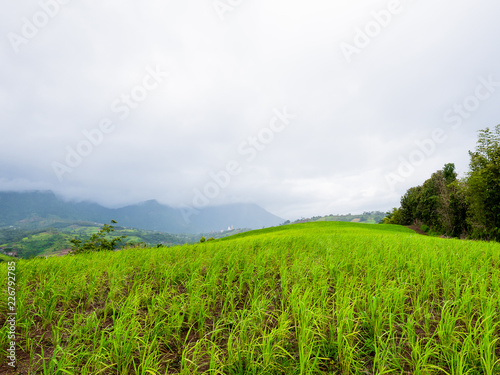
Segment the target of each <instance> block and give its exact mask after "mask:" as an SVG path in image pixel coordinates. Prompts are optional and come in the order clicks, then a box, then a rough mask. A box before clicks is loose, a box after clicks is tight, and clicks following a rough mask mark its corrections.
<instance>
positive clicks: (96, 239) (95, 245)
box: [71, 220, 127, 254]
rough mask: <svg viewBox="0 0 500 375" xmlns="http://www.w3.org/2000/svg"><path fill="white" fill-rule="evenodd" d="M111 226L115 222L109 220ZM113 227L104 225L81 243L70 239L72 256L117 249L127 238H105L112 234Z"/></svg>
mask: <svg viewBox="0 0 500 375" xmlns="http://www.w3.org/2000/svg"><path fill="white" fill-rule="evenodd" d="M111 223H112V224H116V221H114V220H111ZM114 231H115V229H114V226H113V225H110V224H104V226H103V227H102V228H101V230H100V231H99V232H97V233H94V234H93V235H92V236H90V238H89V239H87V240H85V241H82V240H79V239H77V238H75V239H72V240H71V243H72V244H73V246H72V248H71V253H72V254H80V253H91V252H96V251H111V250H114V249H116V248H117V247H118V244H119V243H120V242H122V241H123V239H124V238H126V237H127V236H119V237H114V238H111V239H109V238H106V237H107V235H108V234H109V233H111V232H114Z"/></svg>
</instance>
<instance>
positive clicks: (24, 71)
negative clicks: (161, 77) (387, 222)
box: [0, 0, 500, 218]
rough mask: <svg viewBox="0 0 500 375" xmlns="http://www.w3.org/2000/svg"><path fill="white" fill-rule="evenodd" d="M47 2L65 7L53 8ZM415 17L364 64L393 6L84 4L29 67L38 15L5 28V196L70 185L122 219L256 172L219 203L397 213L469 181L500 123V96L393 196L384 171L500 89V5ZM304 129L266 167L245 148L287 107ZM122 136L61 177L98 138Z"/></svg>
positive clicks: (1, 126) (406, 16) (415, 6)
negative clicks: (466, 105)
mask: <svg viewBox="0 0 500 375" xmlns="http://www.w3.org/2000/svg"><path fill="white" fill-rule="evenodd" d="M42 1H45V2H48V0H42ZM401 3H402V6H403V8H404V11H402V12H401V13H400V14H397V15H395V16H394V17H393V18H392V20H391V22H390V24H389V25H388V26H387V27H385V28H384V29H383V30H382V32H381V33H380V35H378V36H376V37H374V38H373V39H372V41H371V43H370V44H369V45H368V46H367V47H366V48H364V49H363V50H362V51H361V52H360V53H359V55H356V56H354V58H353V61H352V63H350V64H349V63H348V62H347V61H346V59H345V58H344V56H343V54H342V51H341V49H340V43H341V42H349V41H351V40H352V38H353V37H354V36H355V33H356V28H358V27H360V28H362V27H364V25H366V23H367V22H369V21H370V20H371V19H372V17H373V16H372V15H371V14H372V13H371V12H373V11H380V10H382V9H385V8H387V6H388V2H387V1H370V2H366V1H360V0H359V1H327V0H313V1H310V2H299V1H285V0H280V1H273V2H269V1H264V0H260V1H253V2H242V3H241V5H240V6H237V7H235V8H234V10H233V11H232V12H228V13H227V14H225V17H224V20H223V21H221V19H220V18H219V17H218V15H217V13H216V12H215V11H214V9H213V8H212V6H211V4H212V3H211V1H201V0H198V1H192V2H165V1H159V0H148V1H145V2H142V3H140V4H139V3H135V2H131V1H117V0H115V1H106V2H101V3H91V4H88V3H78V2H69V3H68V4H67V5H64V6H61V8H60V11H59V12H58V14H57V15H56V16H54V17H53V18H51V19H50V22H49V23H48V24H47V26H45V27H43V28H40V30H39V32H38V34H37V35H36V36H35V37H33V38H32V39H29V41H28V43H26V44H22V45H20V46H19V53H17V54H16V53H15V52H14V50H13V48H12V46H11V45H10V43H9V39H8V37H7V35H8V34H9V33H11V32H13V33H17V34H21V33H22V25H23V21H22V18H23V17H26V18H28V19H32V17H33V15H34V14H35V13H36V12H37V11H39V10H40V6H39V3H38V2H37V1H29V2H22V3H12V4H9V5H6V6H5V9H4V12H3V13H2V15H0V25H1V26H0V34H1V35H3V36H4V38H3V39H2V41H0V53H1V54H2V62H1V63H0V64H1V69H0V81H1V82H2V86H1V88H0V118H1V119H2V121H1V123H0V130H1V131H2V137H1V138H0V145H1V148H0V173H1V176H2V179H1V180H0V189H3V190H5V189H22V188H29V189H33V188H37V187H39V188H42V189H48V188H50V189H54V190H55V191H58V192H60V193H63V194H65V195H66V196H74V197H76V198H82V199H94V200H97V201H99V202H100V203H107V204H108V205H117V204H126V203H134V202H136V201H139V200H145V199H151V198H157V199H160V200H161V201H162V202H165V203H169V204H173V205H180V204H190V202H191V200H192V195H193V190H194V189H202V188H203V187H204V185H205V184H206V183H207V181H209V179H210V177H209V173H210V172H217V171H219V170H221V169H222V168H224V167H225V165H226V164H227V162H228V161H230V160H237V161H240V162H241V164H242V169H243V171H242V173H241V174H239V175H238V176H235V177H234V178H232V180H231V184H230V185H229V186H228V187H227V188H225V189H223V190H222V191H221V193H220V194H219V195H218V197H217V198H216V199H213V201H212V203H214V204H219V203H225V202H235V201H252V202H255V203H258V204H260V205H262V206H264V207H265V208H268V209H269V210H271V211H272V212H274V213H277V214H279V215H282V216H284V217H287V218H294V217H298V216H310V215H315V214H327V213H330V212H333V213H337V212H356V211H363V210H371V209H389V208H391V207H392V206H396V205H397V204H398V202H399V197H400V196H401V195H402V194H403V193H404V191H405V189H406V188H408V187H409V186H412V184H419V183H422V182H423V181H424V180H425V179H426V178H428V177H429V176H430V173H432V172H433V171H435V170H436V169H438V168H441V167H442V166H443V165H444V163H447V162H456V163H457V165H458V166H459V170H461V171H463V172H465V169H466V168H467V162H468V160H467V158H468V157H467V151H468V150H469V149H471V148H473V147H474V143H475V134H476V131H477V130H478V129H480V128H484V127H486V126H494V125H496V124H497V123H498V122H499V121H498V117H497V113H498V112H497V104H496V103H497V102H498V98H499V97H500V90H499V91H498V93H497V94H496V95H495V96H494V97H493V98H492V99H491V100H489V101H487V102H485V103H484V104H482V106H481V108H480V109H479V110H478V111H476V112H475V113H474V114H473V116H471V118H469V119H467V121H466V123H464V125H463V126H462V127H461V128H460V129H459V130H456V131H451V130H449V128H447V132H448V135H449V139H448V140H447V141H446V142H445V143H443V144H441V145H439V147H438V148H437V149H436V151H435V152H434V153H433V155H432V156H431V157H429V158H427V159H426V160H425V162H424V163H423V164H422V165H421V166H419V167H418V168H416V170H415V172H414V173H413V174H412V175H411V176H410V177H408V178H407V179H406V180H405V181H404V183H401V184H398V185H397V186H396V190H395V191H391V190H390V189H389V187H388V186H387V183H386V181H385V175H386V174H387V173H389V172H391V171H392V170H394V168H396V167H397V163H398V158H399V157H406V156H407V155H408V154H409V153H410V152H411V151H412V149H413V148H414V147H415V146H414V144H415V143H414V142H415V141H416V140H420V139H423V138H425V137H427V136H428V134H430V133H431V132H432V131H433V130H434V129H436V128H439V127H441V128H443V127H446V126H447V124H446V123H445V122H444V120H443V114H444V113H445V111H446V110H447V109H448V108H450V106H452V105H453V104H454V103H455V102H457V101H460V100H463V98H465V97H467V96H468V95H470V94H471V93H473V90H474V87H475V85H476V83H477V79H478V77H480V76H488V75H493V76H494V77H496V78H497V79H498V80H500V68H499V67H498V64H497V62H498V58H499V57H500V51H499V50H498V49H497V48H495V47H494V45H493V44H491V43H492V42H491V41H492V40H494V37H495V36H496V35H498V32H499V31H500V30H499V29H500V25H499V24H498V22H497V20H496V15H497V14H498V11H499V10H500V5H499V4H498V3H496V2H493V1H486V0H483V1H480V2H479V3H477V4H476V6H475V7H474V8H471V7H470V6H469V5H468V3H467V2H465V1H464V0H460V1H458V2H457V1H453V2H452V1H449V0H447V1H444V2H440V3H435V2H434V3H430V2H425V1H423V0H420V1H418V2H417V1H402V2H401ZM156 64H160V65H161V66H162V67H163V68H164V69H165V70H168V71H169V73H170V76H169V77H168V78H167V79H165V81H164V82H163V83H161V84H160V85H159V87H158V88H156V89H155V90H151V91H150V92H148V96H147V98H146V100H144V102H141V103H140V105H138V106H137V108H135V109H133V110H132V111H131V113H130V116H128V117H127V118H126V119H125V120H120V119H119V118H118V116H117V114H116V113H114V112H113V111H112V109H111V106H112V103H113V101H115V100H116V99H117V98H119V97H120V96H121V95H123V94H127V93H130V91H131V90H132V89H133V88H134V87H136V86H137V85H139V84H141V82H142V80H143V78H144V76H145V74H146V69H147V67H148V66H155V65H156ZM285 106H286V107H287V108H288V109H289V111H290V112H291V113H293V114H295V115H296V116H297V117H296V119H294V120H293V122H291V123H290V125H289V126H287V128H286V130H285V131H283V132H281V133H279V134H275V136H274V139H273V141H272V142H271V143H270V144H269V145H266V147H265V149H264V150H262V151H259V152H258V156H257V158H255V160H252V161H251V162H247V161H245V158H244V157H243V156H242V155H241V154H239V153H238V146H239V145H240V144H241V142H242V141H244V140H245V139H247V138H248V137H251V136H254V135H255V134H257V133H258V132H259V131H260V130H261V129H263V128H265V127H266V126H268V124H269V121H270V119H271V117H272V115H273V109H275V108H283V107H285ZM105 118H111V119H112V120H113V123H114V124H115V126H116V128H115V130H114V131H113V132H112V133H111V134H106V136H105V138H104V140H103V142H102V144H100V145H99V146H98V147H95V148H94V149H93V151H92V152H91V153H90V154H89V155H88V156H86V157H85V158H84V160H83V162H82V163H81V164H80V165H79V166H78V167H76V168H73V171H72V173H71V174H67V175H66V176H65V179H64V181H63V182H62V183H61V182H59V181H58V179H57V177H56V175H55V174H54V172H53V170H52V168H51V163H52V162H54V161H58V162H61V163H63V162H64V159H65V157H66V154H67V147H73V148H74V147H76V145H77V144H78V142H80V141H81V140H82V139H84V138H82V137H83V136H82V131H84V130H85V129H86V130H90V129H94V128H96V127H98V126H99V122H100V121H101V120H102V119H105Z"/></svg>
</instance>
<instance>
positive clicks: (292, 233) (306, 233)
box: [0, 222, 500, 374]
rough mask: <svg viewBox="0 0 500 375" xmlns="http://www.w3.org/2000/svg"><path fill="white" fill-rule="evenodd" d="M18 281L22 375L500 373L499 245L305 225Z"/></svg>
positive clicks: (28, 272)
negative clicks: (30, 373) (40, 373)
mask: <svg viewBox="0 0 500 375" xmlns="http://www.w3.org/2000/svg"><path fill="white" fill-rule="evenodd" d="M0 270H1V272H2V273H3V274H6V272H7V270H6V265H3V264H0ZM17 274H18V286H19V288H18V292H17V296H16V298H17V313H18V316H17V318H18V332H19V336H18V345H19V346H18V348H23V350H20V349H18V353H17V355H18V357H19V358H18V359H19V361H20V362H19V363H20V367H19V368H20V369H21V370H23V371H27V370H28V369H42V368H44V366H45V373H47V374H53V373H56V371H57V369H60V370H66V371H68V372H69V373H81V374H96V373H99V372H100V371H102V372H101V373H110V374H125V373H130V374H135V373H137V374H139V373H140V374H145V373H147V370H149V374H164V373H183V374H195V373H197V372H198V373H202V372H207V373H208V371H209V370H212V372H211V373H214V374H215V373H216V372H215V370H218V371H219V373H221V374H222V373H224V374H321V373H324V374H333V373H337V374H340V373H345V374H348V373H368V374H371V373H377V374H381V373H387V374H389V373H394V374H405V373H406V374H410V373H412V374H413V373H422V374H444V373H450V374H451V373H453V374H462V373H465V372H466V371H467V370H470V373H473V374H498V373H500V366H499V365H498V362H497V361H498V358H499V357H500V348H499V344H498V341H495V340H496V337H498V335H499V324H500V318H499V314H498V312H499V305H498V300H499V293H498V291H499V290H500V244H496V243H484V242H469V241H458V240H444V239H439V238H431V237H423V236H419V235H417V234H415V233H414V232H413V231H411V230H409V229H407V228H403V227H397V226H388V225H387V226H380V225H376V226H374V225H363V224H351V223H329V222H318V223H307V224H298V225H289V226H282V227H277V228H271V229H265V230H260V231H254V232H247V233H243V234H240V235H236V236H234V237H231V238H226V239H223V240H218V241H214V242H209V243H205V244H198V245H190V246H178V247H173V248H168V249H167V248H160V249H147V250H128V251H123V252H115V253H100V254H91V255H82V256H74V257H63V258H53V259H48V260H45V259H38V260H31V261H19V262H18V264H17ZM5 284H6V278H5V277H2V278H1V282H0V288H1V289H2V290H6V285H5ZM0 307H1V309H2V312H5V311H6V301H5V299H3V300H2V301H1V303H0ZM2 315H3V316H4V314H2ZM2 323H3V321H2ZM6 330H7V327H6V326H4V328H3V331H2V332H1V333H0V341H1V344H2V347H5V345H6V337H7V336H6ZM42 349H43V355H42ZM40 358H42V359H41V360H40ZM37 359H38V360H39V361H38V362H37ZM56 360H57V361H56ZM0 361H1V362H2V363H3V365H2V366H1V367H0V372H1V371H2V370H5V369H7V366H6V365H5V359H4V358H0ZM495 362H496V364H495ZM443 371H446V372H443Z"/></svg>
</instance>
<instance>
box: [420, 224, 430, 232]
mask: <svg viewBox="0 0 500 375" xmlns="http://www.w3.org/2000/svg"><path fill="white" fill-rule="evenodd" d="M420 229H421V230H422V232H425V233H427V232H429V229H431V228H429V226H428V225H425V224H424V225H422V226H421V227H420Z"/></svg>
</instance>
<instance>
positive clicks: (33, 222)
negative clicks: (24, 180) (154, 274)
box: [0, 191, 284, 233]
mask: <svg viewBox="0 0 500 375" xmlns="http://www.w3.org/2000/svg"><path fill="white" fill-rule="evenodd" d="M111 220H116V221H117V222H118V225H120V226H122V227H129V228H137V229H146V230H155V231H161V232H167V233H208V232H213V231H221V230H227V229H228V228H232V227H233V228H248V229H260V228H263V227H270V226H275V225H279V224H280V223H282V222H283V221H284V220H283V219H282V218H280V217H278V216H276V215H273V214H271V213H270V212H268V211H266V210H265V209H263V208H262V207H260V206H258V205H256V204H248V203H237V204H229V205H224V206H213V207H205V208H199V209H196V210H193V209H190V210H186V209H183V208H177V207H171V206H167V205H163V204H161V203H159V202H157V201H156V200H149V201H146V202H142V203H139V204H135V205H129V206H125V207H121V208H107V207H104V206H102V205H100V204H97V203H93V202H74V201H66V200H64V199H62V198H60V197H58V196H56V195H55V194H54V193H53V192H50V191H32V192H0V228H1V227H9V226H14V227H20V228H24V229H38V228H40V227H44V226H50V225H52V224H55V223H58V222H71V221H75V222H77V221H88V222H95V223H109V222H110V221H111Z"/></svg>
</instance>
